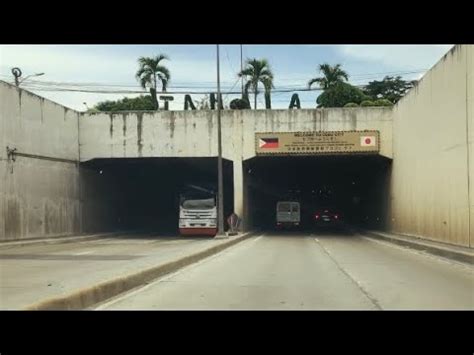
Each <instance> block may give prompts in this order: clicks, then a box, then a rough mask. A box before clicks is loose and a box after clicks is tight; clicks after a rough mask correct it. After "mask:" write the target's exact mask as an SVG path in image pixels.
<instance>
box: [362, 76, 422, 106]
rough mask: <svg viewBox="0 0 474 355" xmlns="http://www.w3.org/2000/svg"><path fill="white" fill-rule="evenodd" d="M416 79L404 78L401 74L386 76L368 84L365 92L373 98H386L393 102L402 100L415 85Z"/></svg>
mask: <svg viewBox="0 0 474 355" xmlns="http://www.w3.org/2000/svg"><path fill="white" fill-rule="evenodd" d="M415 84H416V80H411V81H407V80H403V79H402V77H401V76H397V77H392V76H386V77H385V78H383V80H374V81H371V82H369V83H368V84H367V86H366V87H365V88H364V93H365V94H366V95H368V96H370V97H371V98H372V99H373V100H377V99H386V100H389V101H390V102H392V103H396V102H397V101H398V100H400V99H401V98H402V97H403V96H404V95H405V94H406V93H407V91H408V90H410V89H411V88H412V87H413V86H415Z"/></svg>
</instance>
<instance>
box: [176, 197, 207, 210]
mask: <svg viewBox="0 0 474 355" xmlns="http://www.w3.org/2000/svg"><path fill="white" fill-rule="evenodd" d="M214 205H215V203H214V199H213V198H207V199H202V200H185V201H184V202H183V203H182V206H183V208H186V209H190V210H206V209H211V208H214Z"/></svg>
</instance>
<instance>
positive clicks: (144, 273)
mask: <svg viewBox="0 0 474 355" xmlns="http://www.w3.org/2000/svg"><path fill="white" fill-rule="evenodd" d="M257 233H258V231H251V232H248V233H245V234H243V235H242V236H240V237H237V238H235V239H232V240H229V241H228V242H225V243H222V244H219V245H215V246H212V247H210V248H208V249H205V250H202V251H199V252H197V253H195V254H191V255H188V256H185V257H182V258H180V259H177V260H174V261H170V262H167V263H165V264H162V265H158V266H154V267H151V268H149V269H145V270H141V271H138V272H135V273H133V274H129V275H126V276H123V277H118V278H115V279H112V280H108V281H104V282H102V283H99V284H96V285H93V286H90V287H87V288H83V289H81V290H78V291H73V292H71V293H69V294H66V295H64V296H60V297H53V298H49V299H46V300H44V301H40V302H37V303H34V304H32V305H30V306H27V307H25V308H23V309H24V310H83V309H86V308H88V307H91V306H93V305H95V304H98V303H101V302H104V301H106V300H108V299H110V298H112V297H115V296H118V295H119V294H121V293H123V292H126V291H129V290H131V289H133V288H136V287H138V286H141V285H143V284H145V283H147V282H151V281H153V280H155V279H157V278H159V277H161V276H164V275H166V274H169V273H172V272H175V271H177V270H179V269H181V268H183V267H185V266H188V265H191V264H194V263H196V262H198V261H200V260H202V259H204V258H207V257H209V256H211V255H213V254H217V253H218V252H220V251H222V250H224V249H227V248H229V247H231V246H233V245H235V244H237V243H239V242H242V241H244V240H246V239H249V238H250V237H252V236H254V235H255V234H257Z"/></svg>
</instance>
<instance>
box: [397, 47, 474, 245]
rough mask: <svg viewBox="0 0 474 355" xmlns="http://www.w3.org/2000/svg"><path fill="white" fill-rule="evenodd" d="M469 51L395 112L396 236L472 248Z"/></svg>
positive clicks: (453, 57) (443, 63)
mask: <svg viewBox="0 0 474 355" xmlns="http://www.w3.org/2000/svg"><path fill="white" fill-rule="evenodd" d="M473 48H474V47H473V46H456V47H454V48H453V49H452V50H451V51H450V52H449V53H447V54H446V55H445V56H444V57H443V58H442V59H441V60H440V61H439V62H438V63H437V64H436V65H435V66H434V67H433V68H432V69H431V70H430V71H429V72H428V73H427V74H426V75H425V76H424V77H423V79H422V80H421V81H420V82H419V83H418V85H417V86H416V87H415V88H413V89H412V90H411V91H410V92H409V93H408V94H407V95H406V96H405V97H404V98H403V99H402V100H400V102H399V103H398V105H396V106H395V108H394V112H393V136H394V139H393V167H392V179H391V180H392V186H391V210H392V212H391V227H392V229H393V231H395V232H399V233H406V234H410V235H415V236H419V237H423V238H427V239H433V240H436V241H441V242H446V243H450V244H456V245H462V246H471V247H472V246H473V241H472V237H471V235H472V230H473V228H472V221H473V214H472V213H473V209H472V206H473V201H474V199H473V195H472V188H473V176H474V174H473V165H474V164H473V155H474V154H473V148H472V140H473V128H472V127H473V125H474V123H473V114H472V111H473V109H472V102H473V94H472V93H473V91H474V89H473V83H474V81H473V72H474V65H473V59H472V58H473V56H474V50H473ZM468 136H470V139H469V141H470V143H469V144H468V143H467V142H468ZM468 162H470V164H468ZM469 165H470V167H469ZM469 186H470V187H469ZM470 220H471V222H470ZM470 223H471V227H470ZM470 231H471V232H470Z"/></svg>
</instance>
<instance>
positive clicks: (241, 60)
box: [240, 45, 244, 97]
mask: <svg viewBox="0 0 474 355" xmlns="http://www.w3.org/2000/svg"><path fill="white" fill-rule="evenodd" d="M242 70H244V65H243V53H242V45H240V72H242ZM242 97H244V76H243V75H242Z"/></svg>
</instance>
